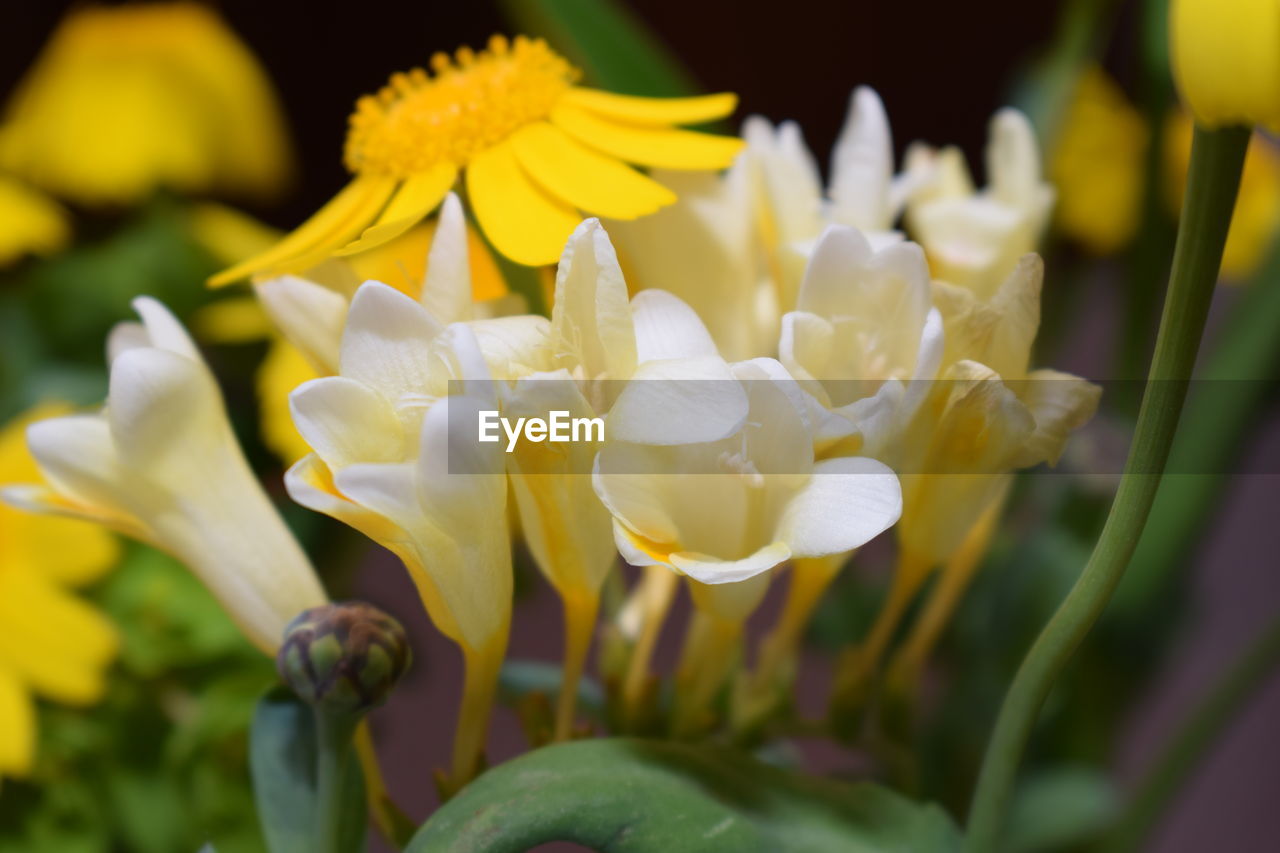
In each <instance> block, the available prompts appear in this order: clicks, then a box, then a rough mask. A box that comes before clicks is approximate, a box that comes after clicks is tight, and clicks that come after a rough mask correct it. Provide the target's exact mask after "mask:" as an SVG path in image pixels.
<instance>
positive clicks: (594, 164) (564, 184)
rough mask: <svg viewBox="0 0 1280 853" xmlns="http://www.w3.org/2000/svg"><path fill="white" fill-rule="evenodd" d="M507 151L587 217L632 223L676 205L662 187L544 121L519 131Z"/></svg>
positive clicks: (536, 177) (538, 181)
mask: <svg viewBox="0 0 1280 853" xmlns="http://www.w3.org/2000/svg"><path fill="white" fill-rule="evenodd" d="M511 146H512V147H513V148H514V149H515V152H516V158H517V159H518V160H519V161H520V165H521V166H523V167H524V169H525V171H526V172H528V173H529V175H530V176H531V177H532V178H533V179H534V181H536V182H537V183H538V184H539V185H540V186H541V187H543V188H544V189H545V190H547V192H549V193H551V194H552V195H554V196H555V197H556V198H558V199H560V200H561V201H563V202H564V203H565V204H570V205H573V206H574V207H577V208H580V209H581V210H584V211H586V212H587V213H593V214H595V215H597V216H607V217H609V218H610V219H635V218H636V217H639V216H644V215H645V214H647V213H653V212H654V211H655V210H657V209H658V208H660V207H664V206H666V205H668V204H671V203H673V202H674V201H675V200H676V194H675V193H673V192H672V191H671V190H669V189H667V188H666V187H664V186H663V185H662V184H660V183H658V182H657V181H655V180H652V179H651V178H648V177H645V176H644V175H642V174H640V173H639V172H637V171H636V170H635V169H632V168H631V167H630V166H627V165H626V164H624V163H620V162H618V161H617V160H615V159H614V158H612V157H607V156H605V155H603V154H598V153H596V152H595V151H592V150H591V149H590V148H587V147H586V146H585V145H583V144H582V143H580V142H577V141H575V140H574V139H573V138H572V137H570V136H568V135H567V134H566V133H565V132H564V131H562V130H560V129H559V128H558V127H555V126H554V125H550V124H547V123H546V122H538V123H536V124H531V125H528V126H526V127H525V128H523V129H522V130H520V131H519V132H518V133H516V134H515V135H514V136H512V137H511Z"/></svg>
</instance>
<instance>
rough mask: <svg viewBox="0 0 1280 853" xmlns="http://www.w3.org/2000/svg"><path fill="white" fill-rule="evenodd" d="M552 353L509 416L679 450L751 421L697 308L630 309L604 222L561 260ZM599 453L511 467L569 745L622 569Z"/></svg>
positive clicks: (535, 458)
mask: <svg viewBox="0 0 1280 853" xmlns="http://www.w3.org/2000/svg"><path fill="white" fill-rule="evenodd" d="M549 346H550V349H549V352H550V354H551V359H552V364H553V365H554V366H555V368H556V369H555V370H554V371H550V372H541V373H536V374H532V375H529V376H527V377H524V378H521V379H519V380H518V381H517V382H516V383H514V385H513V386H512V387H511V388H510V389H507V390H505V391H504V392H503V394H502V401H501V402H502V408H503V411H504V414H505V415H506V416H507V417H508V418H516V417H521V416H525V417H530V416H532V417H538V416H541V417H546V415H547V413H548V412H551V411H556V410H559V411H565V412H568V413H569V414H570V416H571V417H596V416H603V417H604V418H606V419H607V426H606V427H605V430H604V436H605V438H606V440H648V441H654V442H658V443H670V442H672V441H673V440H674V441H680V440H689V439H690V437H692V439H693V440H706V439H714V438H722V437H724V436H725V435H728V434H729V433H730V432H732V431H733V430H734V429H736V428H737V427H738V426H739V425H740V423H741V421H742V418H743V417H744V416H745V414H746V399H745V395H743V394H742V393H741V391H740V389H739V387H738V386H737V383H735V382H734V381H733V377H732V374H731V373H730V372H729V366H728V365H727V364H726V363H725V362H724V360H723V359H722V358H720V356H719V353H718V352H717V351H716V347H715V344H714V343H712V341H711V337H710V335H709V334H708V332H707V330H706V328H705V327H704V326H703V325H702V322H701V321H700V320H699V319H698V316H697V314H695V313H694V311H693V310H692V309H691V308H689V306H687V305H685V304H684V303H683V302H681V301H680V300H679V299H677V298H675V297H674V296H672V295H671V294H669V293H665V292H662V291H644V292H642V293H640V294H638V295H637V296H636V297H635V299H633V300H631V301H630V302H628V298H627V285H626V282H625V281H624V280H623V276H622V270H621V268H620V267H619V264H618V259H617V256H616V254H615V253H614V250H613V246H612V244H611V243H610V241H609V236H608V234H606V233H605V230H604V229H603V228H602V227H601V226H600V223H599V222H598V221H596V220H594V219H589V220H587V221H585V222H583V223H582V224H581V225H579V226H578V228H577V229H576V230H575V231H574V232H573V235H572V236H571V237H570V238H569V241H568V243H567V244H566V245H565V250H564V253H563V255H562V256H561V259H560V265H559V269H558V271H557V275H556V292H555V307H554V309H553V311H552V316H551V334H550V340H549ZM632 380H635V381H632ZM648 380H656V381H648ZM677 413H678V417H673V414H677ZM673 427H675V430H673ZM601 447H602V444H601V443H587V442H575V443H569V444H560V445H553V444H549V443H533V442H527V441H525V442H520V443H519V444H518V445H517V446H516V447H515V449H514V452H513V453H511V454H510V456H509V461H508V466H507V467H508V471H509V473H510V475H511V485H512V489H513V491H514V493H515V496H516V503H517V505H518V506H519V509H520V524H521V530H522V531H523V532H524V534H525V541H526V543H527V544H528V546H529V549H530V551H531V552H532V554H533V557H534V560H535V562H536V563H537V564H538V566H539V568H540V569H541V570H542V572H543V574H544V575H546V577H547V579H548V580H549V581H550V582H551V584H552V585H553V586H554V587H555V588H556V590H557V592H559V594H560V596H561V599H562V600H563V602H564V606H565V620H566V648H567V653H566V659H565V670H566V675H565V678H564V679H563V680H562V682H561V694H560V707H559V710H558V713H557V726H556V728H557V731H556V734H557V736H558V737H561V738H563V737H567V736H568V734H569V732H570V726H571V723H572V714H573V703H574V697H576V695H577V681H578V677H579V675H580V673H581V670H582V665H583V663H584V661H585V657H586V653H587V650H588V646H589V642H590V637H591V632H592V631H593V629H594V624H595V617H596V611H597V608H598V601H599V596H600V587H601V585H602V584H603V582H604V580H605V577H606V575H607V573H608V572H609V570H610V569H611V568H612V567H613V566H614V564H615V562H616V551H615V548H614V543H613V533H612V527H611V524H610V516H609V513H608V511H607V510H606V509H605V508H604V506H603V505H602V504H601V503H600V500H599V499H598V498H597V497H596V494H595V492H594V491H593V489H592V485H591V478H590V476H588V475H589V473H590V472H591V469H592V464H593V461H594V458H595V455H596V453H597V451H598V450H599V449H600V448H601Z"/></svg>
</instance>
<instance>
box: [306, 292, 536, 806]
mask: <svg viewBox="0 0 1280 853" xmlns="http://www.w3.org/2000/svg"><path fill="white" fill-rule="evenodd" d="M491 322H495V323H503V322H506V323H508V324H510V325H511V326H512V328H513V329H515V330H517V332H518V333H517V334H514V335H513V336H512V339H513V340H516V341H521V340H536V339H537V335H536V333H534V334H526V332H527V330H523V331H520V330H522V329H523V327H524V326H526V325H530V324H532V325H535V326H538V327H539V328H541V329H542V330H543V337H544V338H545V327H546V321H545V320H541V321H540V322H539V318H510V320H508V321H501V320H496V321H491ZM544 345H545V344H544ZM530 358H534V357H533V356H516V357H515V360H517V361H526V360H528V359H530ZM511 360H512V353H511V352H510V351H507V350H504V351H503V352H501V353H499V354H498V356H497V357H495V361H496V362H498V363H500V364H502V365H504V366H506V365H508V364H509V362H510V361H511ZM339 368H340V374H339V375H338V376H329V377H324V378H321V379H316V380H312V381H311V382H308V383H306V384H304V385H302V386H300V387H299V388H298V389H297V390H295V391H294V392H293V395H292V397H291V401H290V402H291V405H292V409H293V416H294V422H295V424H296V425H297V427H298V432H299V433H301V435H302V437H303V438H304V439H306V441H307V443H308V444H310V445H311V447H312V449H313V451H314V452H313V453H312V454H310V455H308V456H307V457H305V458H303V459H302V460H301V461H299V462H298V463H297V464H295V465H294V466H293V467H292V468H291V469H290V470H289V472H288V474H287V475H286V478H285V483H286V486H287V487H288V489H289V494H290V495H292V496H293V498H294V500H296V501H298V503H300V504H302V505H303V506H306V507H309V508H311V509H314V510H316V511H317V512H322V513H325V514H326V515H330V516H332V517H334V518H337V519H338V520H340V521H343V522H345V523H347V524H349V525H351V526H352V527H354V528H356V529H357V530H359V531H361V532H362V533H364V534H366V535H367V536H369V537H370V538H371V539H373V540H375V541H377V542H379V543H380V544H382V545H383V546H385V547H386V548H387V549H388V550H390V551H392V552H393V553H394V554H396V555H397V556H398V557H400V559H401V560H402V561H403V562H404V564H405V566H406V568H407V569H408V570H409V574H410V576H411V577H412V578H413V580H414V583H415V585H416V586H417V588H418V591H419V594H420V595H421V597H422V601H423V604H424V605H425V607H426V609H427V612H428V614H429V615H430V616H431V619H432V621H433V622H434V623H435V625H436V627H437V628H439V630H440V631H441V632H442V633H443V634H445V635H446V636H448V637H449V638H450V639H452V640H454V641H455V642H456V643H458V645H459V646H460V647H461V649H462V652H463V656H464V658H465V661H466V683H465V687H464V694H463V707H462V710H461V712H460V716H459V722H458V735H457V738H456V739H455V742H454V762H453V780H452V783H453V784H461V783H464V782H465V781H466V780H467V779H469V778H471V776H473V775H474V773H475V772H476V770H477V768H478V766H479V761H480V754H481V751H482V749H483V745H484V734H485V731H486V727H487V721H488V716H489V710H490V708H491V706H492V702H493V695H494V691H495V690H496V687H497V676H498V670H499V668H500V666H501V663H502V657H503V654H504V653H505V650H506V645H507V633H508V630H509V628H510V624H511V590H512V578H511V549H510V540H509V532H508V526H507V517H506V506H507V481H506V477H505V475H504V468H503V466H504V464H505V463H504V459H503V453H502V450H501V447H500V446H499V445H497V444H481V443H478V442H477V441H476V440H475V439H476V425H477V422H478V418H479V412H480V411H481V410H486V409H494V408H496V402H495V395H494V388H493V383H492V380H491V373H490V367H489V364H488V363H487V361H486V356H485V353H484V352H482V348H481V344H480V341H479V340H478V336H477V335H476V333H475V331H474V330H473V328H472V327H471V326H469V325H467V324H464V323H454V324H451V325H449V326H447V327H446V326H442V325H441V324H440V323H439V322H437V321H436V320H435V319H434V318H433V317H432V316H431V315H430V314H429V313H428V312H427V310H426V308H424V307H423V306H422V305H421V304H420V303H419V302H418V301H417V300H415V299H412V298H410V297H408V296H406V295H405V294H403V293H401V292H400V291H398V290H396V289H394V288H391V287H388V286H387V285H384V284H380V283H378V282H367V283H366V284H364V285H363V286H362V287H361V288H360V289H359V290H358V291H357V292H356V295H355V298H354V299H353V300H352V302H351V310H350V312H349V313H348V315H347V322H346V328H345V330H344V332H343V336H342V346H341V354H340V357H339Z"/></svg>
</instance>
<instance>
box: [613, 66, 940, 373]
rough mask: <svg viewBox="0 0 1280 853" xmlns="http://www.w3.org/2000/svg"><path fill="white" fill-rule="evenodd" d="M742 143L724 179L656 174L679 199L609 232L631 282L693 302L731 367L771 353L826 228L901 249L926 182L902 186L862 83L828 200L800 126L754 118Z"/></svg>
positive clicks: (885, 132)
mask: <svg viewBox="0 0 1280 853" xmlns="http://www.w3.org/2000/svg"><path fill="white" fill-rule="evenodd" d="M742 135H743V138H744V139H745V140H746V142H747V147H746V149H745V150H744V151H743V153H742V154H740V155H739V156H738V159H737V160H735V161H734V164H733V166H732V167H730V169H729V170H728V171H727V172H726V173H725V174H724V175H722V176H716V175H708V174H697V175H691V174H686V173H678V172H673V173H662V172H659V173H657V174H655V175H654V177H655V178H656V179H657V180H658V181H659V182H660V183H663V184H665V185H667V186H669V187H671V188H672V189H673V190H675V191H676V194H677V196H678V198H679V200H678V201H677V202H676V203H675V204H673V205H671V206H669V207H667V208H664V209H663V210H661V211H658V212H657V213H656V214H653V215H652V216H647V217H643V218H641V219H638V220H636V221H634V222H618V223H610V226H609V228H610V231H611V233H612V234H613V235H614V238H615V240H617V242H618V245H619V247H620V249H621V250H622V252H623V257H624V261H625V263H626V266H627V269H628V271H629V273H631V274H632V278H633V284H638V286H639V287H640V288H661V289H663V290H668V291H670V292H672V293H674V294H675V295H676V296H678V297H680V298H681V299H682V300H684V301H685V302H687V303H688V304H689V305H691V306H692V307H693V308H694V310H696V311H697V312H698V314H699V315H700V316H701V317H702V318H703V319H704V320H705V321H706V322H707V324H708V328H709V329H710V331H711V334H712V337H713V338H714V339H715V342H716V344H717V345H718V346H719V348H720V351H721V352H722V353H723V354H724V355H726V356H727V357H729V358H732V359H747V358H752V357H754V356H759V355H762V354H772V352H773V349H772V348H773V345H774V344H775V342H776V341H777V334H778V322H779V317H780V316H781V315H782V314H783V313H785V312H787V311H790V310H791V309H793V308H794V307H795V302H796V295H797V292H798V289H799V285H800V280H801V277H802V275H803V272H804V267H805V263H806V260H807V258H808V256H809V254H810V252H812V250H813V247H814V243H815V241H816V240H817V239H818V237H819V235H820V234H821V233H822V231H823V229H824V228H825V227H826V226H827V225H829V224H832V223H838V224H844V225H850V226H853V227H856V228H859V229H861V230H863V231H864V232H865V234H866V236H867V238H868V239H869V240H870V242H871V243H872V245H873V246H875V247H876V248H881V247H883V246H886V245H889V244H891V243H894V242H897V241H898V240H901V239H902V235H901V233H900V232H898V231H895V230H894V223H895V221H896V220H897V218H898V216H899V214H900V213H901V212H902V207H903V204H904V203H905V201H906V199H907V197H908V195H909V194H910V192H911V191H912V189H913V187H914V186H915V185H916V184H917V183H918V182H919V180H920V178H921V176H922V175H921V173H919V172H913V173H908V174H904V175H902V176H897V177H895V175H894V172H893V141H892V138H891V136H890V132H889V122H888V119H887V118H886V117H885V112H884V106H883V105H882V104H881V102H880V98H879V97H878V96H877V95H876V93H875V92H874V91H873V90H871V89H869V88H867V87H865V86H864V87H860V88H858V89H857V90H856V91H855V92H854V93H853V95H852V96H851V98H850V102H849V113H848V116H847V118H846V120H845V125H844V128H843V129H842V131H841V133H840V137H839V139H838V140H837V143H836V146H835V149H834V150H833V152H832V177H831V183H830V185H829V186H828V187H827V188H826V190H825V191H824V189H823V186H822V179H821V176H820V175H819V172H818V167H817V163H816V161H815V159H814V157H813V154H812V153H811V152H810V151H809V149H808V147H807V146H806V145H805V141H804V136H803V134H802V133H801V130H800V127H799V126H798V125H797V124H796V123H795V122H790V121H788V122H783V123H781V124H779V125H778V126H777V127H775V126H773V125H772V124H770V122H769V121H767V120H766V119H764V118H762V117H760V116H751V117H749V118H748V119H747V120H746V121H745V122H744V123H743V128H742Z"/></svg>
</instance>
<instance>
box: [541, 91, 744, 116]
mask: <svg viewBox="0 0 1280 853" xmlns="http://www.w3.org/2000/svg"><path fill="white" fill-rule="evenodd" d="M562 103H567V104H573V105H575V106H579V107H582V108H584V109H588V110H591V111H592V112H593V113H597V114H599V115H601V116H604V117H605V118H609V119H613V120H615V121H622V122H628V123H632V124H698V123H699V122H704V121H714V120H715V119H718V118H724V117H725V116H727V115H729V114H730V113H731V112H733V110H734V108H735V107H736V106H737V105H738V96H737V95H735V94H733V93H732V92H719V93H717V94H714V95H699V96H697V97H694V98H638V97H635V96H634V95H616V94H614V93H613V92H602V91H600V90H599V89H577V88H575V89H570V90H569V91H568V92H566V93H565V95H564V98H563V99H562Z"/></svg>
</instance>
